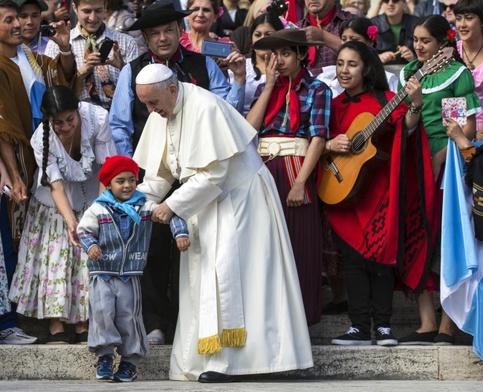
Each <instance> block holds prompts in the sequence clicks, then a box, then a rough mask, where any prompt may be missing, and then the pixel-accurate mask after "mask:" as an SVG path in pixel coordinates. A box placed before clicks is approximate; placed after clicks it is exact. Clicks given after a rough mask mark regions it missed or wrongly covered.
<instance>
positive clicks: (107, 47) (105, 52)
mask: <svg viewBox="0 0 483 392" xmlns="http://www.w3.org/2000/svg"><path fill="white" fill-rule="evenodd" d="M112 45H114V41H113V40H112V39H110V38H106V39H105V40H104V42H103V43H102V44H101V47H100V48H99V53H100V54H101V63H105V62H106V60H107V56H109V53H110V52H111V49H112Z"/></svg>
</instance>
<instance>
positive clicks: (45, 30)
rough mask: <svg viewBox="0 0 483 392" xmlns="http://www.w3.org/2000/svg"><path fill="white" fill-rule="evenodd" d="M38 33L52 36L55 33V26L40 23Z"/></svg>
mask: <svg viewBox="0 0 483 392" xmlns="http://www.w3.org/2000/svg"><path fill="white" fill-rule="evenodd" d="M40 34H41V35H43V36H44V37H52V36H54V35H55V27H52V26H49V25H42V26H40Z"/></svg>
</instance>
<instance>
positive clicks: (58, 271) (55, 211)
mask: <svg viewBox="0 0 483 392" xmlns="http://www.w3.org/2000/svg"><path fill="white" fill-rule="evenodd" d="M40 109H41V111H42V114H43V120H42V123H41V124H40V125H39V127H38V128H37V129H36V130H35V132H34V134H33V136H32V138H31V140H30V143H31V145H32V148H33V150H34V154H35V159H36V161H37V165H38V168H37V170H36V173H35V177H34V186H33V187H32V189H31V191H32V198H31V200H30V204H29V207H28V212H27V218H26V221H25V227H24V230H23V232H22V238H21V240H20V245H19V255H18V265H17V269H16V271H15V275H14V277H13V282H12V287H11V290H10V299H11V300H12V302H16V303H17V304H18V305H17V312H18V313H20V314H23V315H25V316H29V317H35V318H38V319H50V328H49V329H50V334H49V337H48V340H47V343H51V344H61V343H69V342H70V341H71V340H70V337H69V336H67V334H66V333H65V331H64V326H63V322H66V323H69V324H76V326H75V332H76V335H75V341H76V342H83V343H85V342H86V341H87V319H88V297H87V287H88V272H87V266H86V261H87V255H86V254H85V253H83V252H82V251H81V248H80V247H78V246H77V245H78V244H79V242H78V239H77V234H76V228H77V223H78V221H79V219H80V217H81V216H82V213H83V212H84V211H85V209H86V208H87V207H88V206H89V204H90V203H91V202H92V201H93V200H94V199H95V198H96V197H97V196H98V195H99V181H98V179H97V173H98V171H99V168H100V166H101V165H102V163H103V162H104V160H105V158H106V157H107V156H110V155H115V154H116V147H115V144H114V142H113V141H112V136H111V131H110V129H109V122H108V113H107V111H106V110H105V109H103V108H102V107H100V106H96V105H92V104H90V103H87V102H80V103H79V100H78V99H77V97H76V95H75V94H74V92H73V91H72V90H70V89H69V88H67V87H64V86H59V85H58V86H54V87H52V88H49V89H47V91H46V92H45V94H44V96H43V98H42V105H41V108H40Z"/></svg>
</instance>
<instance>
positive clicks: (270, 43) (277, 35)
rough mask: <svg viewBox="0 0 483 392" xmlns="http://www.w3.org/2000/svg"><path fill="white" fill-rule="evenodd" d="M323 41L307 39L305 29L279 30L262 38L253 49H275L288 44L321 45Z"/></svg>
mask: <svg viewBox="0 0 483 392" xmlns="http://www.w3.org/2000/svg"><path fill="white" fill-rule="evenodd" d="M319 45H323V42H322V41H312V42H309V41H307V36H306V35H305V31H303V30H296V29H284V30H278V31H276V32H274V33H272V34H271V35H270V36H268V37H265V38H262V39H260V40H258V41H257V42H255V43H254V44H253V49H275V48H283V47H286V46H319Z"/></svg>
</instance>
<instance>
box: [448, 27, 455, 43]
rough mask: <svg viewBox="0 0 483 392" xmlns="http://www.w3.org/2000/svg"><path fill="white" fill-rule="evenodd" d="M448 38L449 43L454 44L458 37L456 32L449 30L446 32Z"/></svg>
mask: <svg viewBox="0 0 483 392" xmlns="http://www.w3.org/2000/svg"><path fill="white" fill-rule="evenodd" d="M446 37H448V41H449V42H454V39H455V37H456V31H454V30H452V29H449V30H448V31H447V32H446Z"/></svg>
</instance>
